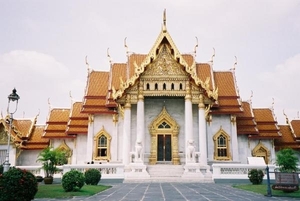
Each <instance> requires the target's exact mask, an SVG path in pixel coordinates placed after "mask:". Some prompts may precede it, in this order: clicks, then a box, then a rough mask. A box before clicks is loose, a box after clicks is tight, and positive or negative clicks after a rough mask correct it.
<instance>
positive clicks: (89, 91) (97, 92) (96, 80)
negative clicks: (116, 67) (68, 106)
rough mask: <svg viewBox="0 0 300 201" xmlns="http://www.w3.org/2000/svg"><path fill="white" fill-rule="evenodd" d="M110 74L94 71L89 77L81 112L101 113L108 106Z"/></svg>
mask: <svg viewBox="0 0 300 201" xmlns="http://www.w3.org/2000/svg"><path fill="white" fill-rule="evenodd" d="M108 82H109V72H100V71H92V72H91V73H90V75H89V77H88V82H87V83H88V84H87V87H86V92H85V97H84V99H83V105H82V110H81V112H83V113H101V112H102V110H103V108H105V104H106V96H107V93H108V86H109V83H108Z"/></svg>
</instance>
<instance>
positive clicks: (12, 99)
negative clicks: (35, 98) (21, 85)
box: [3, 88, 20, 172]
mask: <svg viewBox="0 0 300 201" xmlns="http://www.w3.org/2000/svg"><path fill="white" fill-rule="evenodd" d="M19 99H20V96H19V95H18V94H17V90H16V88H14V89H13V90H12V93H11V94H10V95H9V96H8V106H7V113H9V114H10V116H9V132H8V134H7V135H8V139H7V152H6V157H5V161H4V164H3V172H7V171H8V170H9V166H10V163H9V149H10V136H11V128H12V122H13V114H14V113H15V112H16V111H17V109H18V101H19ZM10 102H15V103H16V105H15V108H14V109H13V110H12V111H10V109H11V108H9V105H10Z"/></svg>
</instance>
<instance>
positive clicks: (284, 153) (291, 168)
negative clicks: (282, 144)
mask: <svg viewBox="0 0 300 201" xmlns="http://www.w3.org/2000/svg"><path fill="white" fill-rule="evenodd" d="M276 165H278V166H279V171H280V172H296V171H297V170H298V168H297V166H298V157H297V156H296V154H295V151H294V150H293V149H291V148H285V149H282V150H280V151H279V152H278V153H277V154H276Z"/></svg>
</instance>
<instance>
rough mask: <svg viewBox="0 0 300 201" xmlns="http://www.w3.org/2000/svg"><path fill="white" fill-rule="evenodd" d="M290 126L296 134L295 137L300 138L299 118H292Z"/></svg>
mask: <svg viewBox="0 0 300 201" xmlns="http://www.w3.org/2000/svg"><path fill="white" fill-rule="evenodd" d="M291 126H292V128H293V130H294V134H295V135H296V136H295V137H296V139H299V140H300V120H299V119H294V120H292V121H291Z"/></svg>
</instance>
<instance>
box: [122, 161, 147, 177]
mask: <svg viewBox="0 0 300 201" xmlns="http://www.w3.org/2000/svg"><path fill="white" fill-rule="evenodd" d="M128 167H129V168H130V169H131V171H130V172H126V173H125V178H127V179H142V178H145V179H148V178H150V175H149V173H148V172H147V170H146V169H147V166H146V165H144V164H143V162H142V161H141V162H138V163H130V164H129V165H128Z"/></svg>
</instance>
